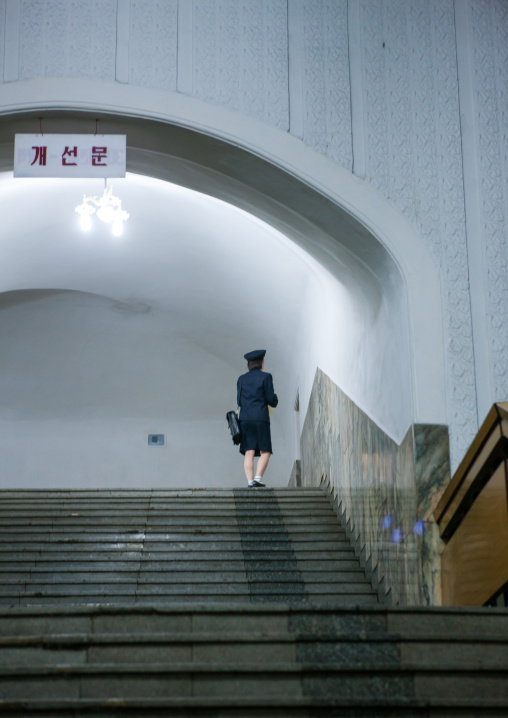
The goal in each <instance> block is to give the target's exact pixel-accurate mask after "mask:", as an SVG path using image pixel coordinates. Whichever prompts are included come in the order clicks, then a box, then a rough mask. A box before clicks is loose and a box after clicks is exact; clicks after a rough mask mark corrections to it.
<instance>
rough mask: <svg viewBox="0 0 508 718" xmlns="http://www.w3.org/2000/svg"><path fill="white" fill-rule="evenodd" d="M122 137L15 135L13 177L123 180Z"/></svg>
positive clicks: (123, 140) (124, 153)
mask: <svg viewBox="0 0 508 718" xmlns="http://www.w3.org/2000/svg"><path fill="white" fill-rule="evenodd" d="M126 146H127V141H126V136H125V135H46V134H44V135H16V138H15V141H14V177H108V178H109V177H125V159H126Z"/></svg>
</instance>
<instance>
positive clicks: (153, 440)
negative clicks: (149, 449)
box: [148, 434, 164, 446]
mask: <svg viewBox="0 0 508 718" xmlns="http://www.w3.org/2000/svg"><path fill="white" fill-rule="evenodd" d="M148 446H164V434H148Z"/></svg>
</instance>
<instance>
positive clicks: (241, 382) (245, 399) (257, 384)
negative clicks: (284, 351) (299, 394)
mask: <svg viewBox="0 0 508 718" xmlns="http://www.w3.org/2000/svg"><path fill="white" fill-rule="evenodd" d="M265 354H266V350H265V349H258V350H257V351H253V352H248V353H247V354H245V359H247V367H248V369H249V371H248V372H247V373H246V374H242V376H241V377H239V379H238V382H237V385H236V392H237V402H238V406H239V407H240V415H239V420H240V429H241V432H242V440H241V442H240V453H242V454H243V455H244V456H245V459H244V464H243V466H244V469H245V475H246V477H247V485H248V486H249V487H250V488H257V487H259V486H265V484H264V483H263V474H264V473H265V471H266V467H267V466H268V462H269V460H270V456H271V454H272V438H271V435H270V415H269V413H268V407H269V406H272V407H276V406H277V404H278V403H279V400H278V398H277V394H276V393H275V392H274V390H273V381H272V375H271V374H268V373H267V372H265V371H263V369H264V366H265ZM255 456H259V460H258V464H257V470H256V475H255V476H254V457H255Z"/></svg>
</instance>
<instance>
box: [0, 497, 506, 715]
mask: <svg viewBox="0 0 508 718" xmlns="http://www.w3.org/2000/svg"><path fill="white" fill-rule="evenodd" d="M0 574H1V598H0V600H1V602H2V604H3V606H0V713H1V714H2V716H19V715H21V714H23V715H28V716H33V717H35V716H41V717H42V716H45V718H56V717H57V716H58V717H61V718H64V717H67V716H95V717H101V716H108V718H111V717H112V716H122V717H123V716H168V715H171V716H177V717H180V716H181V717H183V716H200V717H204V716H209V717H210V718H211V717H212V716H213V717H214V718H218V717H222V716H224V717H226V716H228V717H233V716H234V717H235V718H240V716H241V717H242V718H243V717H244V716H252V717H259V718H260V717H261V716H263V717H264V718H271V717H272V716H302V717H303V716H305V717H306V718H318V717H320V716H327V718H328V717H330V716H332V717H333V716H341V717H343V716H346V717H348V718H353V717H355V718H360V717H362V718H363V717H364V716H369V717H372V718H374V717H376V718H377V717H378V716H390V717H391V718H395V717H397V716H404V717H409V716H432V717H433V718H438V717H439V718H441V717H443V718H444V716H461V717H463V718H465V717H466V716H467V717H468V718H469V717H472V716H507V715H508V650H507V639H508V611H503V610H495V611H494V610H487V609H476V610H464V609H434V610H429V609H424V608H416V609H415V608H412V609H410V608H387V607H383V606H381V605H380V604H379V602H378V600H377V596H376V593H375V592H374V591H373V589H372V587H371V586H370V584H369V583H368V581H367V580H366V579H365V576H364V575H363V572H362V570H361V569H360V567H359V565H358V563H357V562H356V559H355V556H354V553H353V551H352V549H351V547H350V546H349V544H348V542H347V540H346V537H345V535H344V533H343V531H342V530H341V529H340V527H339V526H338V524H337V519H336V518H335V515H334V513H333V510H332V508H331V504H330V502H329V500H328V497H327V495H326V494H325V493H324V492H321V491H319V490H308V489H298V490H261V489H260V490H244V489H240V490H237V491H202V490H200V491H198V490H195V491H121V492H120V491H100V492H99V491H80V492H65V491H44V492H42V491H39V492H23V491H3V492H0Z"/></svg>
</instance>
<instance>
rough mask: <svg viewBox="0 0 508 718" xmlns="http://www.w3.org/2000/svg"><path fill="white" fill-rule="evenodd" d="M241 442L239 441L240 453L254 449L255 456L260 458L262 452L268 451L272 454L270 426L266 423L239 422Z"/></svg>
mask: <svg viewBox="0 0 508 718" xmlns="http://www.w3.org/2000/svg"><path fill="white" fill-rule="evenodd" d="M240 429H241V432H242V440H241V441H240V453H241V454H245V452H246V451H252V450H253V449H254V451H255V452H256V453H255V456H261V452H262V451H269V452H270V454H272V453H273V452H272V437H271V434H270V424H269V423H268V422H267V421H240Z"/></svg>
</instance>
